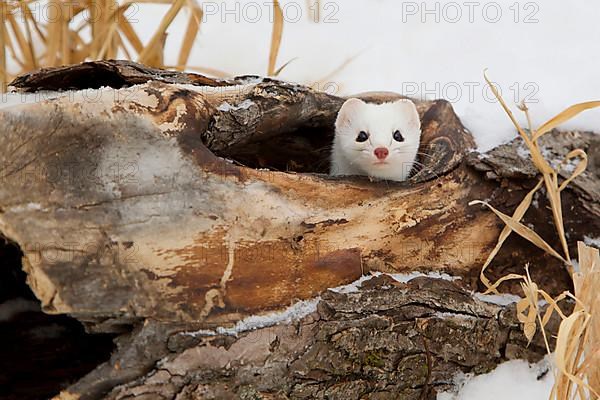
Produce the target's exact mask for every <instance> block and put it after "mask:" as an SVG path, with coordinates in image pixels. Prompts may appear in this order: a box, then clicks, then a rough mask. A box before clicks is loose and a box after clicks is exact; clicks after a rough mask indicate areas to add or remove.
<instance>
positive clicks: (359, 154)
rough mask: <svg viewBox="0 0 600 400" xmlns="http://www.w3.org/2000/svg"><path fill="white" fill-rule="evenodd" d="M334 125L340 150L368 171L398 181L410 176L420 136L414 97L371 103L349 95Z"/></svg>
mask: <svg viewBox="0 0 600 400" xmlns="http://www.w3.org/2000/svg"><path fill="white" fill-rule="evenodd" d="M335 127H336V140H337V146H338V148H339V150H340V151H341V152H342V154H343V155H344V156H345V157H346V159H347V161H348V162H350V163H351V164H352V166H353V167H355V168H357V169H359V170H362V171H363V173H364V174H365V175H369V176H373V177H376V178H381V179H391V180H397V181H399V180H404V179H406V178H407V177H408V176H409V174H410V172H411V170H412V168H413V165H414V161H415V159H416V157H417V152H418V149H419V142H420V138H421V121H420V119H419V113H418V112H417V108H416V107H415V105H414V103H413V102H412V101H410V100H408V99H400V100H397V101H394V102H389V103H383V104H370V103H365V102H364V101H362V100H360V99H349V100H347V101H346V102H345V103H344V105H343V106H342V108H341V109H340V111H339V113H338V116H337V120H336V123H335Z"/></svg>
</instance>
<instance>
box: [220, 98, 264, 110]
mask: <svg viewBox="0 0 600 400" xmlns="http://www.w3.org/2000/svg"><path fill="white" fill-rule="evenodd" d="M254 104H255V103H254V102H253V101H252V100H250V99H247V100H244V101H242V102H241V103H240V104H237V105H235V106H232V105H231V104H229V103H228V102H226V101H225V102H223V104H221V105H220V106H219V107H218V108H217V110H219V111H223V112H228V111H231V110H247V109H249V108H250V107H252V106H253V105H254Z"/></svg>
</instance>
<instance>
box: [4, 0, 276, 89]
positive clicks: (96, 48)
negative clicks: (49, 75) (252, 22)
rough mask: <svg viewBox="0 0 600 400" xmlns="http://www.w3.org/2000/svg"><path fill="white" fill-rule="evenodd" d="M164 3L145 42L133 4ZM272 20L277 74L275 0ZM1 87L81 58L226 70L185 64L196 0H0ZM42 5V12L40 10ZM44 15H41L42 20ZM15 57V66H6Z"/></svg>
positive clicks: (198, 11) (195, 26)
mask: <svg viewBox="0 0 600 400" xmlns="http://www.w3.org/2000/svg"><path fill="white" fill-rule="evenodd" d="M148 4H168V5H170V7H169V8H168V9H167V10H166V12H165V13H164V15H162V16H160V17H159V18H157V19H158V20H159V21H160V22H159V23H158V25H157V27H156V30H155V31H154V33H153V34H152V36H151V38H150V40H149V41H148V42H147V43H146V44H144V43H143V41H142V39H141V38H140V36H139V35H138V33H137V32H136V30H135V29H134V26H133V22H132V21H131V20H130V18H128V17H130V16H132V15H134V14H135V12H133V11H135V10H134V9H133V7H134V6H135V7H144V6H145V5H148ZM272 6H273V10H274V17H275V18H274V23H273V32H272V35H271V50H270V54H269V60H268V71H267V73H268V75H276V74H277V73H278V72H280V71H281V69H282V68H283V67H281V68H279V69H277V68H276V62H277V55H278V53H279V48H280V46H281V39H282V35H283V23H284V19H283V13H282V10H281V7H280V5H279V2H278V1H277V0H274V1H273V4H272ZM0 7H1V9H0V21H1V22H2V23H1V24H0V90H1V91H3V90H6V85H7V84H8V82H10V81H11V80H12V79H14V77H15V76H17V75H20V74H23V73H26V72H30V71H33V70H36V69H38V68H41V67H53V66H59V65H69V64H76V63H80V62H83V61H90V60H100V59H114V58H118V57H120V58H125V59H128V60H132V61H138V62H140V63H143V64H146V65H150V66H153V67H158V68H172V69H177V70H184V69H193V70H197V71H200V72H203V73H209V74H214V75H217V76H225V75H227V74H226V73H224V72H222V71H217V70H214V69H210V68H203V67H199V66H189V65H188V60H189V57H190V54H191V51H192V47H193V45H194V43H195V41H196V38H197V36H198V33H199V30H200V25H201V22H202V16H203V10H202V8H201V7H200V6H199V5H198V3H196V1H195V0H173V1H168V0H136V1H135V2H134V1H131V0H126V1H121V2H119V1H115V0H48V2H47V3H43V2H41V1H39V0H14V1H4V0H0ZM40 9H43V10H44V12H42V13H40ZM184 11H187V12H188V14H189V18H188V21H187V28H186V31H185V33H184V35H183V37H182V38H181V43H182V44H181V48H180V49H179V53H178V57H177V64H176V65H171V66H167V65H165V64H164V46H165V41H166V38H167V34H168V29H169V27H170V26H171V24H172V23H173V21H174V20H175V18H176V17H177V16H178V15H180V14H181V13H182V12H184ZM40 16H43V17H44V18H43V19H45V20H44V21H42V18H40ZM9 59H10V60H14V62H15V63H16V70H13V71H9V68H8V62H9Z"/></svg>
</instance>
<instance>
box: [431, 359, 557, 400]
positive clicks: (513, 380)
mask: <svg viewBox="0 0 600 400" xmlns="http://www.w3.org/2000/svg"><path fill="white" fill-rule="evenodd" d="M548 358H549V357H546V358H545V359H544V360H542V361H540V362H539V363H538V364H533V365H531V364H528V363H527V362H526V361H523V360H513V361H508V362H505V363H503V364H500V365H499V366H498V367H497V368H496V369H495V370H493V371H492V372H490V373H488V374H485V375H479V376H475V377H473V376H466V375H462V376H459V377H457V378H456V382H457V383H458V384H459V387H460V389H459V391H458V393H447V392H446V393H440V394H438V396H437V400H481V399H485V400H506V399H510V400H547V399H548V398H549V397H550V392H551V390H552V385H553V383H554V379H553V376H552V371H551V370H549V367H550V363H549V361H548ZM546 371H548V372H547V373H546V374H545V375H544V372H546ZM542 375H543V376H542ZM538 377H540V378H539V379H538Z"/></svg>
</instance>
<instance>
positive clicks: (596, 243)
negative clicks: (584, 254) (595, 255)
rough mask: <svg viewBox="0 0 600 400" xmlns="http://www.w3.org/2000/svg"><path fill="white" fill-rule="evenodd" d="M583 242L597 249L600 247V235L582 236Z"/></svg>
mask: <svg viewBox="0 0 600 400" xmlns="http://www.w3.org/2000/svg"><path fill="white" fill-rule="evenodd" d="M583 242H584V243H585V244H587V245H588V246H592V247H595V248H597V249H600V237H597V238H592V237H589V236H584V237H583Z"/></svg>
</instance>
